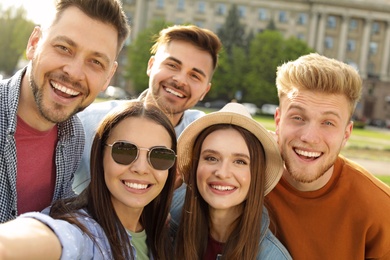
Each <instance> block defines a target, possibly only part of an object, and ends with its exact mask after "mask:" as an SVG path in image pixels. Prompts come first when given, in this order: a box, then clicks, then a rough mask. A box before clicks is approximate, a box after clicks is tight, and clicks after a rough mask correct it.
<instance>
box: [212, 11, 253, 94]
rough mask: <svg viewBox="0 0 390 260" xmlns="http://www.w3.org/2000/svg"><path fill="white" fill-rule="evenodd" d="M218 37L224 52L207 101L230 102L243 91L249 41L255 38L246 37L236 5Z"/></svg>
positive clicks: (250, 35)
mask: <svg viewBox="0 0 390 260" xmlns="http://www.w3.org/2000/svg"><path fill="white" fill-rule="evenodd" d="M217 35H218V36H219V38H220V39H221V42H222V44H223V52H222V53H221V55H220V60H219V68H218V69H217V71H216V73H215V76H214V79H213V85H212V88H211V90H210V92H209V94H208V95H207V99H217V98H220V99H224V100H227V101H228V100H231V99H233V98H236V96H235V94H236V93H237V91H242V88H243V84H244V77H245V72H246V70H247V59H248V53H249V48H248V40H250V39H251V37H253V35H252V34H249V36H248V37H246V36H245V27H244V26H243V25H242V24H241V23H240V17H239V14H238V10H237V7H236V5H232V7H231V9H230V10H229V13H228V16H227V17H226V20H225V23H224V24H223V26H222V27H221V28H220V29H219V30H218V31H217ZM239 101H240V100H239Z"/></svg>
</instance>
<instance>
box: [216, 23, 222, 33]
mask: <svg viewBox="0 0 390 260" xmlns="http://www.w3.org/2000/svg"><path fill="white" fill-rule="evenodd" d="M222 26H223V24H221V23H217V24H215V32H218V31H219V30H220V29H221V28H222Z"/></svg>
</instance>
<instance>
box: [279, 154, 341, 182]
mask: <svg viewBox="0 0 390 260" xmlns="http://www.w3.org/2000/svg"><path fill="white" fill-rule="evenodd" d="M281 155H282V159H283V160H284V164H285V167H286V169H287V172H288V174H289V175H290V176H291V178H293V179H294V180H295V181H297V182H300V183H313V182H314V181H316V180H318V179H320V178H321V177H322V176H324V174H325V173H327V171H328V170H329V169H330V168H332V166H333V165H334V162H335V161H336V158H337V156H335V158H329V159H328V160H326V161H325V162H324V163H323V164H322V165H320V166H317V165H316V166H313V167H305V168H302V167H296V166H295V165H296V162H294V161H293V160H292V159H289V157H288V155H287V154H286V153H285V152H284V151H283V152H282V154H281Z"/></svg>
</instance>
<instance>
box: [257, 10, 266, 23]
mask: <svg viewBox="0 0 390 260" xmlns="http://www.w3.org/2000/svg"><path fill="white" fill-rule="evenodd" d="M258 14H259V20H260V21H266V20H268V15H267V10H266V9H264V8H260V9H259V12H258Z"/></svg>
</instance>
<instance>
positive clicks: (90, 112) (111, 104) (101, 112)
mask: <svg viewBox="0 0 390 260" xmlns="http://www.w3.org/2000/svg"><path fill="white" fill-rule="evenodd" d="M126 102H128V100H109V101H103V102H94V103H92V104H90V105H89V106H88V107H86V108H85V109H84V110H83V111H81V112H79V113H77V115H78V117H79V118H80V120H81V122H82V123H83V124H84V122H85V121H90V120H91V119H102V118H103V117H104V116H105V115H106V114H107V113H108V112H110V111H111V110H112V109H114V108H116V107H117V106H119V105H122V104H124V103H126Z"/></svg>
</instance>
